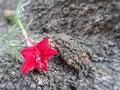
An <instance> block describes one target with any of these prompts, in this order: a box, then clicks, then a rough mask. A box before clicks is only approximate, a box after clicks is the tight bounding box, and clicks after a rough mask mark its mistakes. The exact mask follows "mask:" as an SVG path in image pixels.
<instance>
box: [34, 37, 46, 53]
mask: <svg viewBox="0 0 120 90" xmlns="http://www.w3.org/2000/svg"><path fill="white" fill-rule="evenodd" d="M36 48H37V49H38V50H39V51H42V50H45V49H46V48H48V38H45V39H43V40H42V41H41V42H39V43H38V44H37V45H36Z"/></svg>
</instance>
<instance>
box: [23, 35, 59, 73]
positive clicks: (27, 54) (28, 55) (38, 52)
mask: <svg viewBox="0 0 120 90" xmlns="http://www.w3.org/2000/svg"><path fill="white" fill-rule="evenodd" d="M26 41H27V45H28V47H26V48H24V49H23V50H22V51H21V54H22V55H23V57H24V63H23V65H22V71H21V73H22V74H25V73H27V72H28V71H30V70H32V69H34V68H37V69H39V70H47V68H48V59H49V58H50V57H51V56H53V55H55V54H56V53H57V51H56V50H54V49H52V48H50V47H49V45H48V38H45V39H43V40H42V41H41V42H39V43H38V44H36V45H35V44H34V43H32V41H31V40H30V39H29V38H27V37H26Z"/></svg>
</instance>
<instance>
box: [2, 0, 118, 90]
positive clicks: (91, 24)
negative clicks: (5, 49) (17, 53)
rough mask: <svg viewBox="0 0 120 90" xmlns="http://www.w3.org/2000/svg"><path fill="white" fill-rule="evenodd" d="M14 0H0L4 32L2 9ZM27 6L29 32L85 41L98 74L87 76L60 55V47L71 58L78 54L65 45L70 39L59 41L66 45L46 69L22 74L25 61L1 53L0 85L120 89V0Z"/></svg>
mask: <svg viewBox="0 0 120 90" xmlns="http://www.w3.org/2000/svg"><path fill="white" fill-rule="evenodd" d="M14 1H15V0H11V1H7V0H1V1H0V13H1V14H0V28H1V30H0V33H5V32H3V31H5V30H6V26H5V23H4V20H3V16H2V13H3V11H4V10H5V9H14V8H15V6H16V2H14ZM10 3H11V4H10ZM6 6H7V7H6ZM24 8H25V12H24V17H26V18H27V20H26V21H25V22H28V21H30V19H31V18H32V19H33V22H32V24H31V25H30V28H29V31H30V32H31V34H32V35H35V36H36V37H37V39H41V38H43V37H44V36H47V35H50V34H52V35H56V38H58V37H59V35H65V36H66V37H70V38H72V39H74V40H75V42H76V41H77V42H78V43H80V44H82V46H83V47H84V49H85V51H86V53H87V55H88V57H89V62H90V66H91V67H92V69H93V71H92V72H93V73H94V75H93V77H88V78H85V77H82V76H80V75H78V73H77V72H76V71H75V70H74V68H71V67H70V65H68V63H66V62H65V61H64V60H63V58H61V52H62V51H64V52H65V54H64V55H66V56H67V57H69V58H71V56H70V55H74V54H73V53H72V52H70V53H71V54H69V52H67V51H65V50H64V49H66V47H65V45H66V43H63V44H62V43H61V44H60V46H61V47H63V48H62V49H61V50H59V51H60V53H59V54H58V55H56V56H55V57H53V58H51V59H50V60H49V69H48V71H45V72H43V71H30V72H29V73H27V74H26V75H21V74H20V70H21V65H22V62H20V63H19V64H18V63H16V62H14V61H12V62H10V61H11V59H14V58H10V57H9V56H7V55H2V56H1V57H0V90H120V1H119V0H99V1H98V0H31V3H30V4H29V5H28V6H25V7H24ZM9 27H11V26H10V25H9ZM60 39H61V40H63V41H65V40H66V39H64V37H63V39H62V38H60ZM70 40H71V39H70ZM1 42H2V41H1ZM66 42H70V41H68V40H66ZM75 45H76V44H75ZM0 46H1V45H0ZM71 46H72V44H71V45H70V46H69V47H70V49H71V50H72V51H75V52H76V51H77V49H73V48H72V47H71ZM68 51H70V50H68ZM7 59H8V60H9V61H8V60H7ZM75 64H76V63H75ZM77 66H78V65H77Z"/></svg>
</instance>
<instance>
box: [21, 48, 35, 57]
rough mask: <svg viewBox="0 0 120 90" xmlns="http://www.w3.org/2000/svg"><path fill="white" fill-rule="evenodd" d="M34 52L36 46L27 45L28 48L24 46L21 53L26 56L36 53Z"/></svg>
mask: <svg viewBox="0 0 120 90" xmlns="http://www.w3.org/2000/svg"><path fill="white" fill-rule="evenodd" d="M34 52H35V48H34V47H26V48H24V49H23V50H22V51H21V54H22V55H23V56H25V55H32V54H34Z"/></svg>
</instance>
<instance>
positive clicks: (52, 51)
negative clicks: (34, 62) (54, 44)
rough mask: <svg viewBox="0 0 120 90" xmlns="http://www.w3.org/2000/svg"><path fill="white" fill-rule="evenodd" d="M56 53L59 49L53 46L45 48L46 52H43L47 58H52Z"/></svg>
mask: <svg viewBox="0 0 120 90" xmlns="http://www.w3.org/2000/svg"><path fill="white" fill-rule="evenodd" d="M55 54H57V51H56V50H54V49H52V48H47V49H45V50H44V52H42V56H44V57H46V58H50V57H52V56H53V55H55Z"/></svg>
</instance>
